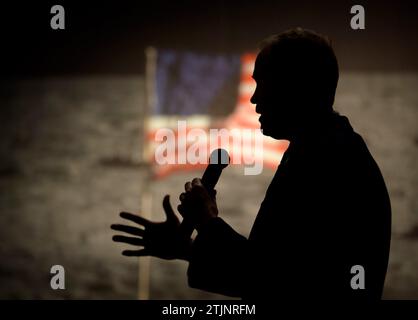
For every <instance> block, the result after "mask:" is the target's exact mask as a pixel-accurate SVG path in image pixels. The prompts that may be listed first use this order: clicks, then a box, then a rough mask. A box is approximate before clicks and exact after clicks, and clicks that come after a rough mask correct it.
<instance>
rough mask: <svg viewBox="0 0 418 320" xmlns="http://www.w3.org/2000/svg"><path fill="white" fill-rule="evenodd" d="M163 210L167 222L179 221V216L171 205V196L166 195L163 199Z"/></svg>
mask: <svg viewBox="0 0 418 320" xmlns="http://www.w3.org/2000/svg"><path fill="white" fill-rule="evenodd" d="M163 208H164V212H165V215H166V216H167V220H177V216H176V214H175V212H174V210H173V207H172V206H171V204H170V195H168V194H166V195H165V196H164V199H163Z"/></svg>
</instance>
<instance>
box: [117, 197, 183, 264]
mask: <svg viewBox="0 0 418 320" xmlns="http://www.w3.org/2000/svg"><path fill="white" fill-rule="evenodd" d="M163 208H164V211H165V214H166V216H167V220H166V221H164V222H151V221H149V220H147V219H145V218H143V217H141V216H137V215H134V214H132V213H127V212H122V213H121V214H120V216H121V217H122V218H123V219H127V220H130V221H133V222H135V223H137V224H138V225H139V226H140V227H141V228H136V227H132V226H128V225H123V224H113V225H112V226H111V228H112V229H113V230H116V231H122V232H126V233H128V234H131V235H134V236H135V237H126V236H122V235H116V236H114V237H113V241H116V242H123V243H127V244H132V245H135V246H141V247H143V249H140V250H124V251H123V252H122V254H123V255H124V256H154V257H158V258H162V259H168V260H171V259H183V260H188V256H189V250H190V245H191V239H190V238H185V237H184V235H183V233H182V232H181V230H180V228H179V227H180V222H179V219H178V218H177V216H176V214H175V213H174V210H173V208H172V207H171V204H170V196H169V195H166V196H165V197H164V200H163Z"/></svg>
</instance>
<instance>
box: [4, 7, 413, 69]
mask: <svg viewBox="0 0 418 320" xmlns="http://www.w3.org/2000/svg"><path fill="white" fill-rule="evenodd" d="M54 4H62V5H63V6H64V8H65V11H66V30H52V29H51V28H50V25H49V22H50V17H51V14H50V8H51V7H52V5H54ZM355 4H362V5H363V6H364V7H365V14H366V29H365V30H358V31H355V30H352V29H351V28H350V19H351V17H352V14H350V8H351V6H353V5H355ZM417 9H418V4H417V2H416V1H409V0H406V1H405V0H404V1H387V0H385V1H362V2H360V3H359V2H356V1H344V0H343V1H306V0H302V1H297V2H295V1H289V0H287V1H248V0H244V1H220V0H212V1H161V0H155V1H101V2H98V1H36V2H33V1H19V2H8V3H2V5H1V9H0V10H1V30H0V35H1V47H2V49H1V62H2V73H3V74H9V75H19V76H21V75H46V74H69V73H70V74H91V73H95V74H97V73H100V74H138V73H143V72H144V49H145V47H146V46H149V45H153V46H156V47H159V48H164V47H168V48H174V49H193V50H196V51H199V50H200V51H203V52H238V53H240V52H243V51H253V50H255V49H256V48H257V43H259V42H260V41H261V40H262V39H263V38H265V37H266V36H267V35H270V34H273V33H278V32H280V31H282V30H284V29H288V28H291V27H297V26H301V27H306V28H311V29H314V30H316V31H318V32H320V33H321V32H322V33H324V34H327V35H328V36H329V37H330V38H331V39H332V40H333V42H334V43H335V49H336V51H337V55H338V57H339V61H340V65H341V67H342V69H347V70H417V69H418V61H417V59H416V57H417V56H418V44H417V41H416V37H417V36H416V32H417V30H418V19H417V18H416V16H417V14H416V13H417ZM371 39H373V41H371Z"/></svg>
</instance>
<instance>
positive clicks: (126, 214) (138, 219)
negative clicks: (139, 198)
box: [120, 212, 151, 227]
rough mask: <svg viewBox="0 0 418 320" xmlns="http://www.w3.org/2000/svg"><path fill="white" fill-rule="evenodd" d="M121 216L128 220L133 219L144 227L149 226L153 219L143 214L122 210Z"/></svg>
mask: <svg viewBox="0 0 418 320" xmlns="http://www.w3.org/2000/svg"><path fill="white" fill-rule="evenodd" d="M120 217H121V218H123V219H126V220H130V221H133V222H135V223H137V224H139V225H142V226H144V227H147V226H149V225H150V224H151V221H149V220H148V219H145V218H142V217H141V216H137V215H135V214H132V213H129V212H121V213H120Z"/></svg>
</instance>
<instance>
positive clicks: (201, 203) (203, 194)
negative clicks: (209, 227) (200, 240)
mask: <svg viewBox="0 0 418 320" xmlns="http://www.w3.org/2000/svg"><path fill="white" fill-rule="evenodd" d="M184 189H185V191H186V192H183V193H182V194H180V197H179V199H180V201H181V204H180V205H179V206H178V208H177V209H178V211H179V212H180V213H181V215H182V216H183V218H184V219H185V220H186V219H187V220H189V221H190V222H191V223H192V224H193V226H195V228H196V229H197V231H199V229H200V228H201V227H202V226H203V225H204V224H205V223H206V222H208V221H209V220H210V219H212V218H216V217H217V216H218V206H217V205H216V199H215V195H216V191H215V190H212V191H211V194H209V192H208V191H207V190H206V188H205V187H204V186H203V185H202V181H201V180H200V179H199V178H194V179H193V180H192V182H187V183H186V184H185V185H184Z"/></svg>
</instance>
